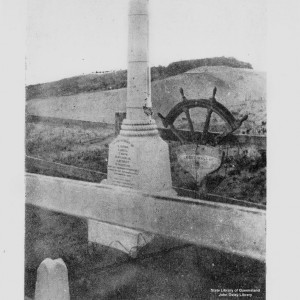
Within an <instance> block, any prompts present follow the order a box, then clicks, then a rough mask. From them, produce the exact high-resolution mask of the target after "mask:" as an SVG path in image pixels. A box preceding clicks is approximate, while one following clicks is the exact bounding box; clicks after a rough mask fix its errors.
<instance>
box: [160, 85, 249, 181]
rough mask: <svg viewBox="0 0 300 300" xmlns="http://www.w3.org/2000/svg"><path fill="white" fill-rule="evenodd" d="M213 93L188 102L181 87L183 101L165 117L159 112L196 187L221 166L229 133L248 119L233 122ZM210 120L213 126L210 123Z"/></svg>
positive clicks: (182, 164) (183, 165) (179, 157)
mask: <svg viewBox="0 0 300 300" xmlns="http://www.w3.org/2000/svg"><path fill="white" fill-rule="evenodd" d="M216 92H217V88H216V87H215V88H214V90H213V95H212V97H211V98H209V99H190V100H189V99H187V98H186V97H185V95H184V92H183V89H182V88H180V93H181V96H182V101H181V102H180V103H178V104H176V105H175V106H174V107H173V108H172V109H171V110H170V112H169V113H168V115H167V116H166V117H164V116H162V115H161V114H160V113H158V116H159V117H160V118H161V120H162V123H163V125H164V127H166V128H169V129H170V130H171V131H172V132H173V134H174V135H175V136H176V137H177V139H178V141H179V142H180V145H179V146H177V147H176V154H177V159H178V162H179V164H180V165H181V167H183V168H184V169H185V170H186V171H188V172H189V173H190V174H191V175H192V176H193V177H194V178H195V180H196V182H197V183H198V184H199V185H200V183H201V181H202V180H203V179H204V178H205V176H206V175H208V174H210V173H212V172H215V171H216V170H218V169H219V168H220V167H221V165H222V162H223V157H224V153H223V152H222V151H221V148H220V145H222V144H224V143H226V140H227V139H229V138H230V137H231V136H232V133H233V132H234V131H235V130H237V129H238V128H239V127H240V126H241V125H242V123H243V122H244V121H245V120H247V118H248V116H247V115H246V116H244V117H243V118H241V119H240V120H237V119H235V117H234V116H233V115H232V113H231V112H230V111H229V110H228V109H227V108H226V107H225V106H224V105H222V104H221V103H219V102H218V101H217V100H216ZM212 118H213V120H215V124H211V123H212V122H211V120H212ZM201 119H202V120H201ZM220 124H221V125H220ZM176 127H177V128H176ZM182 129H185V130H182ZM199 129H200V130H199ZM198 130H199V131H198ZM220 130H222V132H220Z"/></svg>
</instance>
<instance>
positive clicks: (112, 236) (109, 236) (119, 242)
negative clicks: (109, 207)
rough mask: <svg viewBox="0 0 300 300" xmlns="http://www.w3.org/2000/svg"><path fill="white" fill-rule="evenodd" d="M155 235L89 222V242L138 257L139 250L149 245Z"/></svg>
mask: <svg viewBox="0 0 300 300" xmlns="http://www.w3.org/2000/svg"><path fill="white" fill-rule="evenodd" d="M153 238H154V234H151V233H147V232H142V231H138V230H134V229H130V228H127V227H121V226H117V225H112V224H108V223H103V222H99V221H94V220H88V240H89V242H93V243H97V244H101V245H103V246H108V247H111V248H115V249H118V250H120V251H122V252H125V253H126V254H128V255H130V256H131V257H136V256H137V253H138V251H139V249H141V248H142V247H144V246H145V245H147V244H148V243H150V242H151V241H152V239H153Z"/></svg>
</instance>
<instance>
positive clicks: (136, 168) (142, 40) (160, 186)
mask: <svg viewBox="0 0 300 300" xmlns="http://www.w3.org/2000/svg"><path fill="white" fill-rule="evenodd" d="M128 19H129V39H128V75H127V103H126V119H125V120H124V121H123V124H122V126H121V131H120V134H119V135H118V136H117V138H116V139H115V140H114V141H113V142H112V143H111V144H110V145H109V154H108V167H107V168H108V174H107V180H104V181H102V182H101V184H103V185H114V186H120V187H126V188H131V189H134V190H140V191H143V192H149V193H160V194H162V193H163V194H167V195H174V194H176V193H175V191H174V190H172V181H171V169H170V158H169V148H168V145H167V143H166V142H164V141H163V140H162V139H161V138H160V136H159V134H158V131H157V126H156V124H155V121H154V119H152V103H151V86H150V69H149V15H148V0H130V2H129V18H128ZM112 197H113V194H112ZM126 218H128V219H129V220H130V215H128V216H127V217H126ZM132 219H134V218H132ZM88 226H89V231H88V239H89V241H90V242H94V243H98V244H101V245H107V246H109V247H114V248H117V249H119V250H121V251H124V252H127V253H128V254H129V255H133V256H134V255H136V251H137V249H139V247H142V246H144V245H146V244H147V243H149V242H150V241H151V240H152V239H153V235H152V234H150V233H146V232H141V231H137V230H133V229H130V228H124V227H121V226H116V225H113V224H108V223H102V222H98V221H94V220H89V222H88ZM141 237H142V238H141ZM116 241H118V243H117V242H116ZM141 241H142V244H141ZM126 249H127V250H126ZM132 249H136V250H135V251H132Z"/></svg>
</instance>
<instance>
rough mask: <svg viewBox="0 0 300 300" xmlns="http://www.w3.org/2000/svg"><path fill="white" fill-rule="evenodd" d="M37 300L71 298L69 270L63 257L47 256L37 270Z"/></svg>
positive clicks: (68, 299)
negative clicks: (53, 257) (51, 257)
mask: <svg viewBox="0 0 300 300" xmlns="http://www.w3.org/2000/svg"><path fill="white" fill-rule="evenodd" d="M34 299H35V300H70V293H69V282H68V270H67V267H66V265H65V263H64V261H63V260H62V259H61V258H58V259H55V260H52V259H50V258H46V259H45V260H43V261H42V263H41V264H40V266H39V268H38V271H37V281H36V285H35V297H34Z"/></svg>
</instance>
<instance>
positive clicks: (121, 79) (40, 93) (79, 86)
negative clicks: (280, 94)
mask: <svg viewBox="0 0 300 300" xmlns="http://www.w3.org/2000/svg"><path fill="white" fill-rule="evenodd" d="M201 66H229V67H233V68H249V69H252V66H251V65H250V64H249V63H245V62H242V61H239V60H237V59H235V58H233V57H213V58H203V59H194V60H184V61H178V62H173V63H171V64H169V65H168V66H166V67H163V66H158V67H152V68H151V80H152V81H156V80H161V79H165V78H167V77H171V76H175V75H178V74H181V73H184V72H186V71H188V70H191V69H195V68H198V67H201ZM126 86H127V71H126V70H119V71H114V72H96V74H88V75H82V76H75V77H71V78H65V79H62V80H59V81H54V82H48V83H43V84H36V85H29V86H27V87H26V100H30V99H37V98H49V97H59V96H69V95H76V94H78V93H87V92H96V91H106V90H114V89H121V88H124V87H126Z"/></svg>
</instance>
